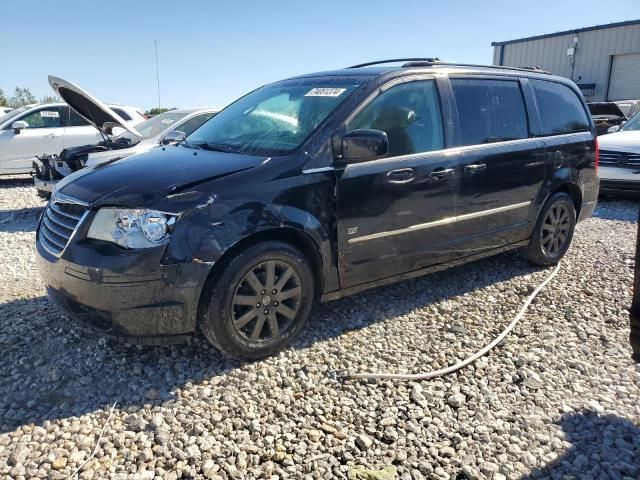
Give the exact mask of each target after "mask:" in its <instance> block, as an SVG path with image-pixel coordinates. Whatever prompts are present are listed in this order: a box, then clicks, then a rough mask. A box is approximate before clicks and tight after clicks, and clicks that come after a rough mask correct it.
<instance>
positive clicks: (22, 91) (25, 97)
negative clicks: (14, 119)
mask: <svg viewBox="0 0 640 480" xmlns="http://www.w3.org/2000/svg"><path fill="white" fill-rule="evenodd" d="M36 101H37V100H36V97H34V96H33V93H31V91H30V90H29V89H28V88H20V87H16V89H15V90H14V91H13V95H12V96H11V97H10V98H9V101H8V102H7V103H8V105H9V106H10V107H12V108H19V107H23V106H25V105H29V104H30V103H36Z"/></svg>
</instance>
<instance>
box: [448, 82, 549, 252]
mask: <svg viewBox="0 0 640 480" xmlns="http://www.w3.org/2000/svg"><path fill="white" fill-rule="evenodd" d="M451 87H452V91H453V96H454V99H455V103H456V110H457V113H458V115H457V117H458V118H457V123H458V129H457V130H458V132H459V138H458V145H459V146H460V147H461V148H460V149H459V150H458V154H457V158H458V159H459V161H460V164H461V169H462V175H461V181H460V194H459V197H458V208H457V218H456V236H457V239H456V242H455V246H454V249H453V253H454V255H455V256H457V257H462V256H467V255H472V254H474V253H479V252H481V251H484V250H488V249H492V248H497V247H501V246H504V245H507V244H510V243H514V242H517V241H519V240H523V239H524V238H526V236H527V235H528V232H529V230H530V228H529V227H530V221H531V219H532V215H531V212H532V211H533V208H534V203H535V200H536V198H537V196H538V193H539V192H540V189H541V188H542V186H543V183H544V179H545V145H544V143H543V142H542V141H541V140H539V139H536V138H533V135H532V134H530V131H529V127H528V125H529V118H528V115H527V109H526V108H525V101H524V97H523V94H522V88H521V86H520V82H519V80H518V79H513V80H511V79H488V78H452V79H451Z"/></svg>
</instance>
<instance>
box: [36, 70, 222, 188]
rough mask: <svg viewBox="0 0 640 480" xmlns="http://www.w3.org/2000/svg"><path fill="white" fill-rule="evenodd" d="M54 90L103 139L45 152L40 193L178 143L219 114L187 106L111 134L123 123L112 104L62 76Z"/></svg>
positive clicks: (39, 165) (39, 173)
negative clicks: (84, 171) (82, 173)
mask: <svg viewBox="0 0 640 480" xmlns="http://www.w3.org/2000/svg"><path fill="white" fill-rule="evenodd" d="M52 86H53V87H54V90H55V91H56V93H57V94H58V95H60V97H62V98H63V99H64V100H65V101H66V102H67V103H68V104H69V105H70V106H71V107H72V108H73V109H75V110H77V111H78V113H80V114H81V115H82V116H83V117H84V118H86V119H87V121H89V122H91V124H92V125H94V126H95V127H96V128H97V129H98V130H100V131H101V132H102V133H103V139H102V141H99V142H94V143H90V144H87V145H81V146H76V147H72V148H65V149H64V150H62V151H60V152H56V155H45V156H41V157H39V158H38V159H36V160H34V162H33V166H34V171H35V177H34V183H35V186H36V188H37V189H38V191H39V192H41V193H44V194H45V195H46V194H47V193H48V192H51V191H52V190H53V188H54V187H55V185H56V183H57V182H58V181H60V180H61V179H62V178H64V177H66V176H67V175H69V174H70V173H73V172H75V171H76V170H79V169H81V168H84V167H92V166H95V165H98V164H103V163H107V162H111V161H114V160H119V159H122V158H125V157H129V156H131V155H135V154H138V153H143V152H146V151H148V150H150V149H152V148H154V147H157V146H159V145H167V144H170V143H177V142H179V141H181V140H182V139H183V138H185V137H186V136H188V135H190V134H191V133H192V132H193V131H195V130H196V129H197V128H199V127H200V126H201V125H202V124H203V123H205V122H206V121H207V120H209V119H210V118H211V117H212V116H213V115H215V114H216V113H217V110H216V109H214V108H188V109H187V108H185V109H176V110H170V111H168V112H165V113H162V114H160V115H157V116H155V117H153V118H150V119H149V120H146V121H145V122H142V123H141V124H139V125H137V126H136V128H135V130H131V129H127V131H125V132H123V133H121V134H120V135H116V136H114V135H111V133H112V132H113V129H115V128H117V127H118V126H122V127H123V128H124V127H126V126H125V125H122V124H121V123H120V121H119V119H118V118H117V117H116V116H115V115H112V114H111V112H110V111H109V109H108V107H106V106H105V105H102V104H101V103H100V102H99V101H98V100H96V99H95V98H93V97H92V96H91V95H89V94H88V93H86V92H84V91H83V90H81V89H80V88H79V87H77V86H75V85H72V84H70V83H68V82H64V81H63V80H60V79H54V80H53V81H52Z"/></svg>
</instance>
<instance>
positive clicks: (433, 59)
mask: <svg viewBox="0 0 640 480" xmlns="http://www.w3.org/2000/svg"><path fill="white" fill-rule="evenodd" d="M439 61H440V59H439V58H436V57H427V58H424V57H415V58H391V59H389V60H376V61H375V62H367V63H360V64H358V65H351V66H350V67H347V68H362V67H370V66H371V65H380V64H383V63H396V62H425V63H430V64H433V63H437V62H439ZM403 67H404V65H403Z"/></svg>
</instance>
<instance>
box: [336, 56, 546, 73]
mask: <svg viewBox="0 0 640 480" xmlns="http://www.w3.org/2000/svg"><path fill="white" fill-rule="evenodd" d="M395 62H406V63H404V64H403V65H402V68H410V67H432V66H435V65H437V66H450V67H475V68H491V69H496V70H519V71H526V72H535V73H544V74H547V75H552V73H551V72H548V71H547V70H543V69H542V68H540V67H508V66H506V65H478V64H474V63H456V62H445V61H442V60H440V59H439V58H437V57H430V58H394V59H390V60H378V61H375V62H367V63H361V64H359V65H353V66H351V67H347V68H361V67H369V66H371V65H380V64H384V63H395Z"/></svg>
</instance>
